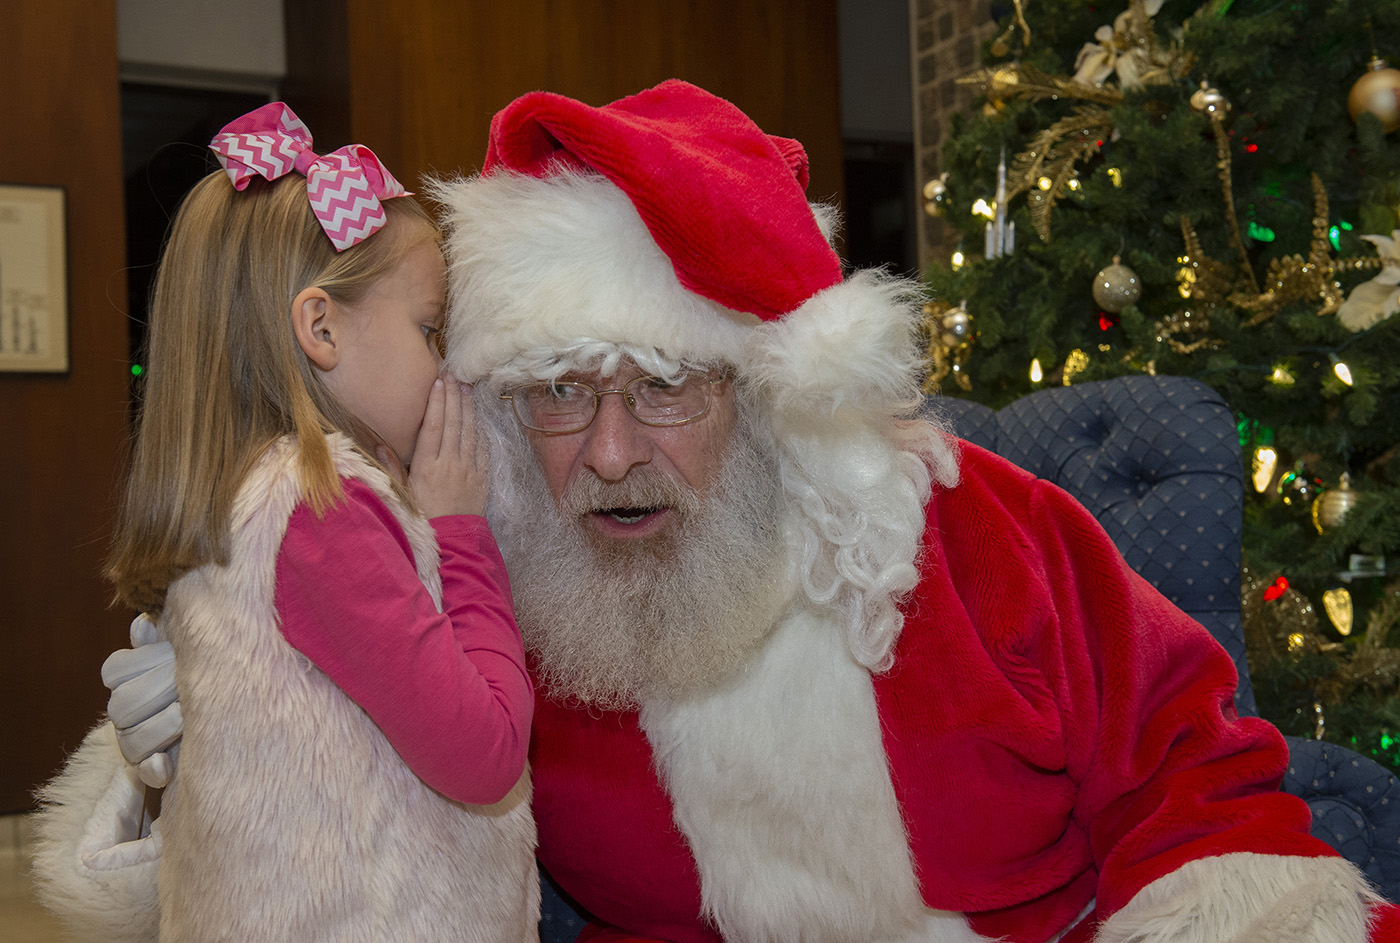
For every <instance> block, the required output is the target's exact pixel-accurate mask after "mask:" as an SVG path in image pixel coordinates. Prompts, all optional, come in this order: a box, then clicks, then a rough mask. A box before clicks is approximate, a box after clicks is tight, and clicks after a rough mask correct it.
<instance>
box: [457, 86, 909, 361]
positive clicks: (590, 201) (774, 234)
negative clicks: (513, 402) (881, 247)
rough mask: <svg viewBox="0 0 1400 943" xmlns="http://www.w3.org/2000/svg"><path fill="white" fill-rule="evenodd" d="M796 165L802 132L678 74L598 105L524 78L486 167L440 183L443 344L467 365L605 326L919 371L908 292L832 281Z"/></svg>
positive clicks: (694, 345) (562, 342) (718, 347)
mask: <svg viewBox="0 0 1400 943" xmlns="http://www.w3.org/2000/svg"><path fill="white" fill-rule="evenodd" d="M806 185H807V157H806V153H805V151H804V150H803V148H802V145H801V144H799V143H798V142H797V141H793V140H790V139H787V138H780V137H774V136H772V135H769V134H766V133H764V132H763V131H762V130H761V129H760V128H759V127H758V126H757V125H756V124H754V122H753V121H752V120H750V119H749V118H748V117H747V116H746V115H744V114H743V112H741V111H740V110H739V109H738V108H736V107H735V106H734V105H732V104H731V103H729V102H727V101H725V100H724V99H722V98H719V97H717V96H715V95H712V94H710V93H709V92H706V91H704V90H702V89H699V88H697V87H695V86H693V85H690V84H688V83H686V82H682V81H677V80H672V81H668V82H663V83H662V84H661V85H658V86H656V87H655V88H652V89H648V90H647V91H644V92H642V93H640V94H637V95H633V96H630V97H628V98H624V99H621V100H619V101H616V102H613V103H611V104H609V105H604V106H602V107H593V106H590V105H586V104H583V103H582V102H578V101H575V100H573V99H570V98H566V97H564V96H562V95H556V94H552V93H549V92H533V93H530V94H528V95H525V96H523V97H521V98H519V99H517V100H516V101H514V102H512V103H511V104H510V105H508V106H507V107H506V108H505V109H504V110H502V111H501V112H500V113H499V114H497V115H496V117H495V119H494V120H493V121H492V123H491V138H490V144H489V146H488V150H487V155H486V161H485V164H484V166H483V169H482V172H481V174H480V175H478V176H476V177H473V178H468V179H463V180H455V181H448V182H439V183H438V184H436V185H434V186H433V188H432V192H433V195H434V196H435V198H436V199H438V200H439V201H440V202H441V203H442V204H443V205H444V208H445V211H446V212H445V222H446V224H447V230H448V252H449V257H450V259H451V262H452V279H453V284H452V295H453V319H452V321H453V325H452V328H451V331H450V337H449V353H448V359H449V362H450V363H451V364H452V366H453V367H454V368H455V369H456V370H457V371H458V372H459V373H460V374H461V375H462V376H463V377H465V378H467V379H469V380H474V379H476V378H478V377H480V376H482V375H483V374H486V373H489V372H491V371H492V370H493V369H495V368H497V367H499V366H501V365H502V364H504V363H507V362H508V361H510V360H511V359H512V358H514V357H515V356H517V355H519V354H521V353H523V352H525V351H529V350H538V349H548V348H565V347H569V346H572V345H574V344H577V343H578V342H579V341H580V340H601V341H607V342H613V343H618V344H624V345H629V346H633V347H652V348H656V349H658V350H660V351H662V352H663V353H664V354H666V355H668V356H670V357H672V358H675V359H684V360H690V361H697V362H706V361H714V360H725V361H729V362H731V363H735V364H741V365H742V364H745V363H751V364H753V365H754V366H755V367H756V368H760V369H767V370H768V371H769V372H770V373H771V372H777V373H779V374H784V375H789V374H790V376H789V377H788V379H802V378H803V377H816V378H818V379H819V380H820V381H821V382H822V383H823V384H824V385H826V386H828V387H830V386H837V387H840V386H849V385H850V384H849V381H852V380H860V379H861V378H866V379H869V380H872V381H875V382H876V383H877V385H880V386H885V385H886V384H887V383H888V382H889V381H891V380H892V379H894V377H893V375H894V374H899V373H906V374H907V373H910V372H911V371H910V369H909V365H910V364H911V363H913V362H914V358H913V354H912V349H911V348H912V339H911V336H910V334H911V327H912V324H913V323H914V322H915V321H916V319H917V309H918V304H917V302H918V298H917V292H916V291H915V292H911V291H910V287H911V286H910V284H909V283H907V282H903V281H901V280H896V279H889V278H881V277H879V276H876V275H873V274H867V275H865V276H862V277H859V278H854V279H851V280H848V281H845V282H843V281H842V276H841V264H840V261H839V259H838V258H837V256H836V253H835V252H834V251H833V250H832V248H831V246H830V244H829V242H828V241H827V233H825V232H824V231H823V223H824V222H825V221H826V219H827V218H828V214H827V213H825V212H824V211H823V210H822V209H821V208H819V207H818V208H815V210H814V208H813V207H812V206H811V205H809V204H808V202H807V198H806V196H805V190H806ZM833 374H835V375H833ZM901 383H902V384H903V383H907V378H905V380H903V381H901Z"/></svg>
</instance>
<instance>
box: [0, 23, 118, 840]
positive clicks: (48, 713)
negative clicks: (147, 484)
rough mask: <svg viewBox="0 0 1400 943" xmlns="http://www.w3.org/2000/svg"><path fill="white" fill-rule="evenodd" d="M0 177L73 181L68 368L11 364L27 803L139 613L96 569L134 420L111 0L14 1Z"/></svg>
mask: <svg viewBox="0 0 1400 943" xmlns="http://www.w3.org/2000/svg"><path fill="white" fill-rule="evenodd" d="M0 128H4V129H5V130H4V132H3V134H4V138H3V140H4V143H3V145H0V182H4V183H32V184H47V185H58V186H62V187H64V188H66V190H67V216H68V293H69V311H70V317H69V345H70V354H69V356H70V364H71V367H70V370H69V372H68V373H67V374H16V373H0V442H3V443H4V447H5V459H4V461H0V644H2V645H3V647H4V649H3V650H4V654H3V655H0V717H3V718H4V721H3V722H0V812H11V811H16V810H19V809H24V808H27V807H28V806H29V805H30V792H31V790H32V789H33V787H34V786H35V785H36V784H37V783H39V782H41V781H42V780H44V779H46V778H47V777H49V776H50V775H52V773H53V772H54V771H55V770H56V769H57V767H58V766H59V764H60V763H61V761H62V758H63V755H64V752H65V750H69V749H72V748H73V747H74V746H76V745H77V743H78V741H79V739H80V738H81V736H82V734H83V732H84V731H85V730H86V729H87V728H88V727H90V726H91V725H92V723H93V722H94V720H95V719H96V717H97V714H98V712H99V711H100V710H101V709H102V707H103V706H104V705H105V703H106V693H107V692H106V690H105V689H104V688H103V687H102V683H101V680H100V678H99V677H98V668H99V666H100V665H101V663H102V659H103V658H105V657H106V655H107V654H108V653H109V652H110V651H111V650H112V649H113V648H114V647H116V646H117V645H118V644H119V643H121V642H122V640H123V639H124V638H125V627H126V624H127V621H128V616H127V615H126V614H124V613H121V612H117V611H114V610H112V609H109V608H108V605H107V603H108V600H109V599H110V593H109V591H108V589H107V587H106V586H105V585H104V584H103V582H102V580H101V579H100V577H99V575H98V570H99V568H100V566H101V561H102V559H103V557H104V556H105V555H106V552H107V548H108V541H109V539H110V525H111V521H112V516H113V511H114V507H115V498H116V493H117V478H118V469H119V466H120V464H121V457H122V455H123V450H124V448H125V437H126V423H127V376H128V374H127V369H128V367H127V326H126V322H125V319H124V318H125V316H124V314H123V311H122V309H123V307H124V306H125V303H126V280H125V275H124V272H123V266H124V265H125V247H124V235H123V234H124V230H123V223H122V179H121V123H120V103H119V91H118V70H117V36H116V8H115V4H114V0H7V2H6V4H5V11H4V16H3V26H0Z"/></svg>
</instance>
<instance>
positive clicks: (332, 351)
mask: <svg viewBox="0 0 1400 943" xmlns="http://www.w3.org/2000/svg"><path fill="white" fill-rule="evenodd" d="M337 313H338V312H337V308H336V305H335V302H333V301H331V298H330V296H329V295H327V294H326V292H325V291H324V290H323V289H321V288H303V289H302V290H301V291H299V292H297V296H296V297H295V298H293V299H292V312H291V314H292V333H293V334H294V335H296V339H297V345H298V346H299V347H301V350H302V353H304V354H306V358H307V359H308V360H310V361H311V362H312V363H314V364H315V365H316V366H318V367H320V368H321V369H322V370H334V369H335V366H336V364H338V363H340V347H339V346H338V344H337V340H338V337H337V334H338V331H339V328H340V325H339V323H337V322H338V321H339V318H338V317H337V316H336V315H337Z"/></svg>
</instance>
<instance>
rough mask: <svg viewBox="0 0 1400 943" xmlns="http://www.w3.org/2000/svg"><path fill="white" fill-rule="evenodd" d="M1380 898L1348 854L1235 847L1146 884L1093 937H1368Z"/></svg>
mask: <svg viewBox="0 0 1400 943" xmlns="http://www.w3.org/2000/svg"><path fill="white" fill-rule="evenodd" d="M1378 901H1379V898H1378V897H1377V896H1376V894H1375V893H1374V892H1373V891H1372V890H1371V888H1370V886H1369V885H1368V884H1367V883H1366V879H1365V878H1364V877H1363V876H1362V875H1361V873H1360V872H1359V871H1357V870H1356V869H1355V868H1354V867H1352V865H1351V864H1350V863H1348V862H1347V861H1345V860H1343V859H1341V858H1302V857H1285V856H1282V855H1260V854H1252V853H1244V852H1240V853H1235V854H1228V855H1220V856H1219V857H1215V858H1202V859H1199V860H1197V861H1192V862H1189V863H1187V864H1185V865H1183V866H1182V867H1181V868H1179V869H1177V870H1176V871H1174V872H1172V873H1171V874H1168V875H1166V876H1165V877H1162V878H1159V879H1157V880H1156V881H1153V882H1152V883H1151V884H1149V885H1147V887H1144V888H1143V889H1142V890H1141V891H1139V892H1138V893H1137V895H1136V896H1135V897H1134V898H1133V899H1132V900H1131V901H1129V902H1128V905H1127V906H1126V907H1124V908H1123V909H1122V910H1120V911H1118V912H1117V913H1116V914H1114V915H1113V916H1112V917H1110V918H1109V919H1108V920H1107V921H1105V922H1104V923H1103V925H1102V926H1101V927H1100V928H1099V932H1098V934H1097V935H1096V936H1095V938H1094V943H1130V941H1131V943H1365V941H1366V921H1367V909H1368V907H1369V905H1370V904H1372V903H1376V902H1378Z"/></svg>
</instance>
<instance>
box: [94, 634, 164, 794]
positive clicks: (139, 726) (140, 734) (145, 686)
mask: <svg viewBox="0 0 1400 943" xmlns="http://www.w3.org/2000/svg"><path fill="white" fill-rule="evenodd" d="M131 645H132V647H131V648H123V649H118V650H117V651H115V652H113V653H112V654H111V655H110V656H109V657H108V658H107V660H106V662H104V663H103V665H102V683H103V684H105V685H106V686H107V687H108V688H110V689H111V691H112V697H111V699H110V700H108V702H107V715H108V716H109V717H110V718H111V720H112V724H113V726H115V727H116V728H117V746H118V747H120V748H121V751H122V756H124V757H126V761H127V762H128V763H130V764H131V765H132V766H135V767H136V771H137V774H138V775H139V776H140V777H141V781H142V782H144V783H145V784H146V785H148V786H151V787H153V788H157V789H159V788H161V787H163V786H165V785H167V784H169V782H170V780H171V777H173V776H174V775H175V760H176V757H177V755H178V752H179V739H180V735H181V734H182V733H183V732H184V719H183V718H182V717H181V715H180V701H179V693H178V692H177V691H176V690H175V652H174V650H173V649H172V648H171V647H170V643H169V642H162V641H159V640H158V637H157V634H156V627H155V625H154V624H152V622H151V620H150V619H148V618H147V617H146V615H145V614H144V613H143V614H141V615H139V616H137V617H136V618H135V619H133V620H132V622H131Z"/></svg>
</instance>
